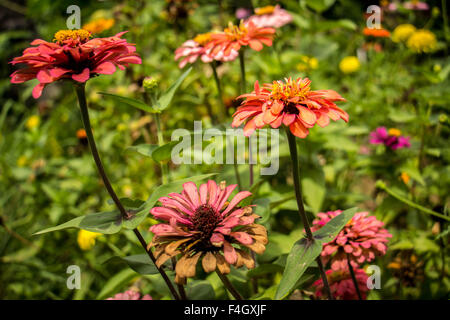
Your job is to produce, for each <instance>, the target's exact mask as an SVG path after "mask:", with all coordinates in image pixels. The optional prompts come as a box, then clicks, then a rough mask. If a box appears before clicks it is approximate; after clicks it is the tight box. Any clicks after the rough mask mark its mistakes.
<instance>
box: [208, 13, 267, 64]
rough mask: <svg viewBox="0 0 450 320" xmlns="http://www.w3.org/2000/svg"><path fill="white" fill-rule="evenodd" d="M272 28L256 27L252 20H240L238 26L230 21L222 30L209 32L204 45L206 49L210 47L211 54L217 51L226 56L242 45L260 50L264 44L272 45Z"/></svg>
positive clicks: (215, 53)
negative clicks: (207, 40)
mask: <svg viewBox="0 0 450 320" xmlns="http://www.w3.org/2000/svg"><path fill="white" fill-rule="evenodd" d="M274 34H275V29H274V28H270V27H267V28H258V27H257V26H256V25H255V24H254V23H253V22H251V21H249V22H248V23H245V22H242V21H241V23H240V24H239V26H236V25H233V24H232V23H231V22H230V23H229V25H228V28H225V30H224V31H223V32H215V33H212V34H211V41H210V42H209V43H208V44H207V45H206V47H205V48H206V49H211V53H212V55H217V54H219V52H222V53H223V56H225V57H227V56H229V55H230V54H232V52H233V50H235V51H239V49H240V48H241V47H242V46H250V48H252V49H253V50H256V51H260V50H262V48H263V47H264V45H266V46H269V47H270V46H272V41H273V38H274Z"/></svg>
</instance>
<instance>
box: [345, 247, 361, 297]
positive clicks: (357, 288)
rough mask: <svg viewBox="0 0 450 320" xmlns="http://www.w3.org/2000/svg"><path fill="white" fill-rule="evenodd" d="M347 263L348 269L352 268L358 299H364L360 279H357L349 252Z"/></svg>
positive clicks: (351, 273)
mask: <svg viewBox="0 0 450 320" xmlns="http://www.w3.org/2000/svg"><path fill="white" fill-rule="evenodd" d="M347 264H348V269H349V270H350V275H351V276H352V280H353V284H354V285H355V289H356V293H357V294H358V299H359V300H362V296H361V291H360V290H359V286H358V281H357V280H356V276H355V271H354V270H353V266H352V264H351V262H350V254H348V253H347Z"/></svg>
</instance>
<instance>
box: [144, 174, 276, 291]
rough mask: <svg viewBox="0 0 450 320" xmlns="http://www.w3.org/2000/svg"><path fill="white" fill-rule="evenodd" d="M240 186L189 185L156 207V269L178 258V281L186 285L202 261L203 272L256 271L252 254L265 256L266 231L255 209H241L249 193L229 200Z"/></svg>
mask: <svg viewBox="0 0 450 320" xmlns="http://www.w3.org/2000/svg"><path fill="white" fill-rule="evenodd" d="M236 186H237V185H230V186H226V185H225V182H221V183H220V185H219V186H218V185H217V184H216V183H215V182H214V181H212V180H210V181H208V183H205V184H202V185H200V186H199V187H198V188H197V186H196V184H195V183H193V182H187V183H185V184H184V185H183V191H182V192H181V194H179V193H169V195H168V197H162V198H160V199H159V202H160V203H161V204H162V207H154V208H153V209H151V211H150V212H151V214H152V215H153V216H154V217H155V218H156V219H159V220H163V221H164V222H163V223H160V224H156V225H154V226H152V227H150V231H151V232H153V233H154V237H153V241H152V243H151V244H150V245H149V247H155V257H156V258H157V260H156V265H157V266H158V267H159V266H161V265H162V264H163V263H164V262H166V261H167V260H169V259H170V258H172V257H175V256H177V255H180V258H179V260H178V262H177V264H176V268H175V272H176V277H175V281H176V282H177V283H179V284H184V283H185V282H186V278H190V277H194V276H195V273H196V270H195V269H196V265H197V262H198V261H200V260H201V261H202V266H203V269H204V270H205V272H212V271H215V270H216V269H217V270H218V271H219V272H220V273H222V274H227V273H229V272H230V265H234V266H235V267H237V268H238V267H241V266H243V265H245V266H246V267H247V268H249V269H250V268H254V266H255V261H254V260H253V257H252V254H251V251H253V252H255V253H258V254H261V253H263V252H264V250H265V245H266V244H267V231H266V229H265V228H264V227H263V226H262V225H259V224H256V223H255V219H257V218H259V216H257V215H256V214H253V213H252V207H251V206H244V207H239V206H238V204H239V203H240V202H241V201H242V200H243V199H245V198H247V197H249V196H250V195H251V193H250V192H249V191H241V192H238V193H237V194H236V195H235V196H234V197H233V198H232V199H231V201H229V202H228V198H229V197H230V196H231V193H232V192H233V190H234V189H235V188H236Z"/></svg>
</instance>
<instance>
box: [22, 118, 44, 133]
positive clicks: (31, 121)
mask: <svg viewBox="0 0 450 320" xmlns="http://www.w3.org/2000/svg"><path fill="white" fill-rule="evenodd" d="M40 123H41V118H39V116H37V115H34V116H31V117H29V118H28V119H27V122H26V123H25V126H26V127H27V128H28V130H33V129H35V128H37V127H38V126H39V124H40Z"/></svg>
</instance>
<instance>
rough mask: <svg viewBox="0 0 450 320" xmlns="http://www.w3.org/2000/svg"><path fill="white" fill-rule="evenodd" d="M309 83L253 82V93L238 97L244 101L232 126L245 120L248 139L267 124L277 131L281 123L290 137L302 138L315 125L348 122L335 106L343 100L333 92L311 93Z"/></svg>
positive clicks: (302, 80)
mask: <svg viewBox="0 0 450 320" xmlns="http://www.w3.org/2000/svg"><path fill="white" fill-rule="evenodd" d="M310 83H311V81H310V80H309V79H308V78H304V79H302V78H298V79H297V80H292V79H291V78H289V79H285V81H284V82H283V81H281V80H279V81H274V82H273V83H266V84H264V85H263V87H262V88H260V86H259V83H258V81H256V83H255V90H254V91H253V92H251V93H247V94H243V95H241V96H239V97H238V98H245V100H244V101H243V102H242V104H241V106H240V107H239V108H238V109H237V111H236V112H235V113H234V114H233V122H232V124H231V126H232V127H238V126H240V125H241V124H242V123H243V122H245V121H247V123H246V125H245V126H244V135H245V136H250V135H251V134H252V133H253V132H254V131H255V130H256V129H260V128H262V127H264V126H266V125H270V126H271V127H272V128H278V127H279V126H281V124H284V125H285V126H288V127H289V129H290V131H291V132H292V134H293V135H295V136H297V137H299V138H305V137H306V136H307V135H308V134H309V130H308V128H312V127H314V126H315V125H316V124H317V125H319V126H320V127H326V126H327V125H328V124H329V123H330V119H332V120H334V121H337V120H339V119H343V120H344V121H345V122H348V114H347V113H346V112H345V111H344V110H342V109H340V108H339V107H338V106H336V104H335V103H334V101H345V99H344V98H342V97H341V96H340V95H339V94H338V93H337V92H336V91H333V90H317V91H313V90H311V88H310Z"/></svg>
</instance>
